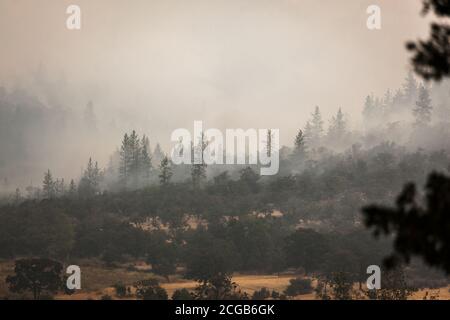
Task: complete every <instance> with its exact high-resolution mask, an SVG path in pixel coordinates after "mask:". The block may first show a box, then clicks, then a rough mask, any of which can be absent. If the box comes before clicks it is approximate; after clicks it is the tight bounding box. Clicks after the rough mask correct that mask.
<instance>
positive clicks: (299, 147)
mask: <svg viewBox="0 0 450 320" xmlns="http://www.w3.org/2000/svg"><path fill="white" fill-rule="evenodd" d="M308 123H309V122H308ZM305 151H306V147H305V135H304V134H303V131H302V130H301V129H300V130H299V131H298V133H297V135H296V136H295V141H294V152H295V153H296V154H304V153H305Z"/></svg>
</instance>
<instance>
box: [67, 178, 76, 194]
mask: <svg viewBox="0 0 450 320" xmlns="http://www.w3.org/2000/svg"><path fill="white" fill-rule="evenodd" d="M76 192H77V186H76V185H75V181H73V179H71V180H70V184H69V196H71V197H73V196H75V194H76Z"/></svg>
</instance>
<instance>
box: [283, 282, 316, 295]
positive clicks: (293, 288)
mask: <svg viewBox="0 0 450 320" xmlns="http://www.w3.org/2000/svg"><path fill="white" fill-rule="evenodd" d="M289 282H290V284H289V286H288V287H287V288H286V290H285V291H284V293H285V294H286V295H287V296H290V297H293V296H298V295H299V294H307V293H311V292H312V291H313V288H312V286H311V280H310V279H303V278H295V279H291V280H290V281H289Z"/></svg>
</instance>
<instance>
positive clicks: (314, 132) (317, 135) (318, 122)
mask: <svg viewBox="0 0 450 320" xmlns="http://www.w3.org/2000/svg"><path fill="white" fill-rule="evenodd" d="M310 123H311V137H310V142H311V143H312V144H314V145H317V144H319V143H320V140H321V139H322V136H323V120H322V114H321V113H320V109H319V107H318V106H316V108H315V109H314V113H313V114H312V118H311V121H310Z"/></svg>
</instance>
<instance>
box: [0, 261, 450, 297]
mask: <svg viewBox="0 0 450 320" xmlns="http://www.w3.org/2000/svg"><path fill="white" fill-rule="evenodd" d="M77 264H78V265H80V266H81V273H82V289H81V290H80V291H77V293H75V294H73V295H71V296H68V295H64V294H60V295H57V296H56V297H55V299H73V300H86V299H101V297H102V296H103V295H109V296H111V297H114V298H115V299H117V297H115V290H114V289H113V287H112V286H113V285H114V284H116V283H123V284H125V285H127V286H132V284H133V283H135V282H136V281H138V280H143V279H148V278H154V277H155V275H153V274H152V273H151V272H149V271H148V265H146V264H144V263H142V262H140V263H136V264H135V267H134V268H127V266H126V265H123V266H118V267H114V268H106V267H105V266H104V265H103V264H102V263H101V262H99V261H96V260H81V261H78V262H77ZM13 270H14V262H13V261H0V299H1V298H3V297H7V296H9V297H11V294H10V292H9V291H8V288H7V285H6V283H5V279H6V277H7V276H8V275H10V274H13ZM157 278H158V280H159V281H160V283H161V286H162V287H163V288H164V289H165V290H166V291H167V293H168V295H169V297H171V296H172V294H173V292H174V291H175V290H177V289H182V288H186V289H188V290H192V289H194V288H195V286H196V285H197V283H196V282H195V281H190V280H186V279H182V278H180V277H179V276H172V277H171V278H170V279H171V281H170V282H167V281H166V280H165V279H163V278H161V277H157ZM293 278H295V275H280V276H277V275H242V274H236V275H235V276H234V277H233V281H234V282H236V283H237V284H238V285H239V287H240V288H241V290H242V291H244V292H246V293H247V294H248V295H249V296H251V295H252V294H253V292H254V291H255V290H260V289H261V288H263V287H265V288H267V289H269V290H270V291H272V290H275V291H278V292H280V293H281V292H283V291H284V289H286V287H287V286H288V285H289V280H290V279H293ZM313 286H315V281H313ZM356 288H357V287H355V289H356ZM449 290H450V286H448V287H445V288H441V289H425V290H420V291H417V292H415V293H414V294H413V295H412V297H411V299H415V300H422V299H423V297H424V296H425V293H426V292H427V291H428V292H429V296H430V295H433V294H434V293H436V292H438V291H439V294H438V299H440V300H450V291H449ZM125 299H126V298H125ZM128 299H133V297H130V298H128ZM295 299H296V300H313V299H315V295H314V293H311V294H306V295H300V296H297V297H295Z"/></svg>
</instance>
